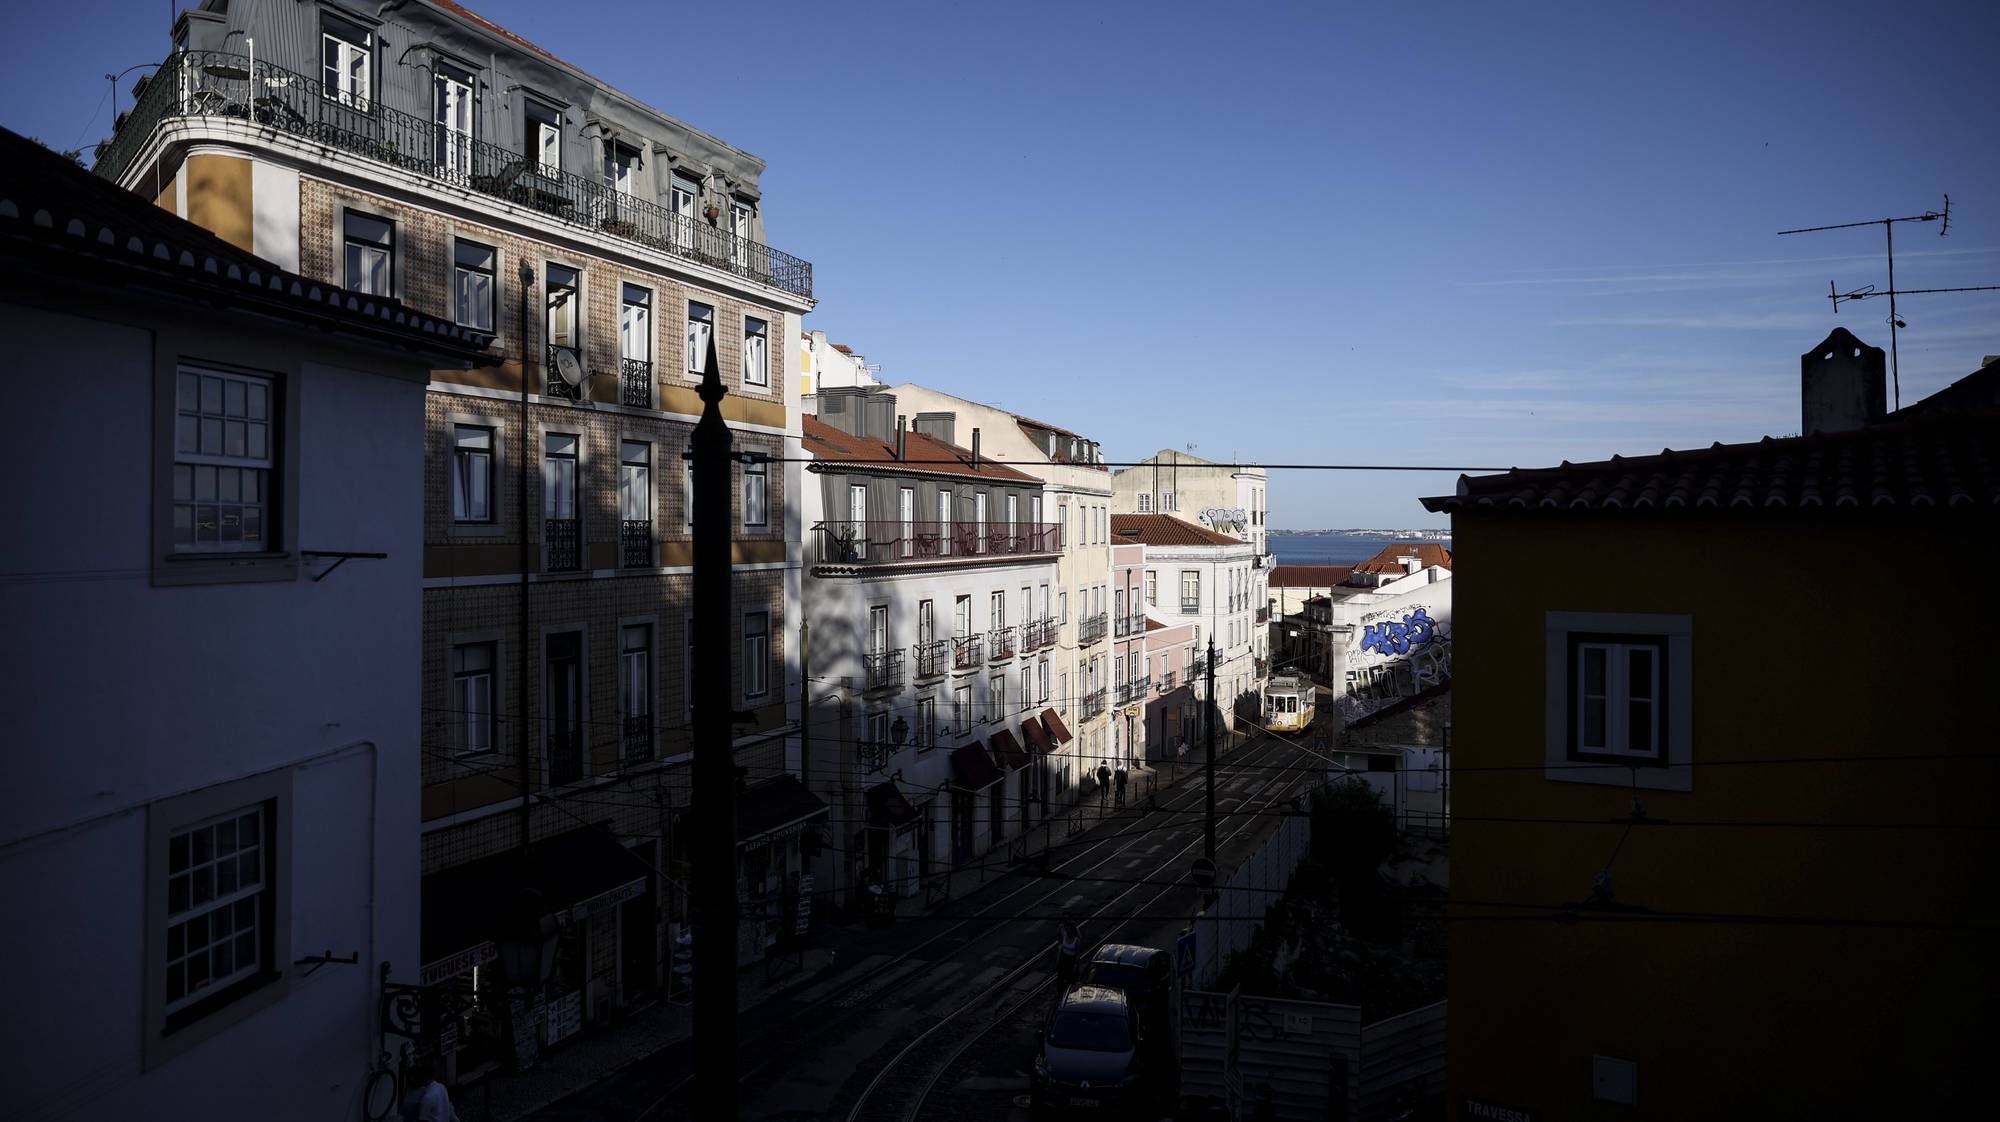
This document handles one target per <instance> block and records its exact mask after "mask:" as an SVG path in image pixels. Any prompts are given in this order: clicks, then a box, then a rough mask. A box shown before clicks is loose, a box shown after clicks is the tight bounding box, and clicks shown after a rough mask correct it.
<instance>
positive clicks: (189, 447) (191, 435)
mask: <svg viewBox="0 0 2000 1122" xmlns="http://www.w3.org/2000/svg"><path fill="white" fill-rule="evenodd" d="M200 425H201V419H200V418H199V417H196V416H193V415H192V414H188V413H183V414H181V415H180V416H179V417H177V418H175V422H174V447H175V448H177V449H179V450H181V451H183V452H193V451H195V450H197V449H198V448H200V447H201V443H200V437H199V435H198V432H199V426H200Z"/></svg>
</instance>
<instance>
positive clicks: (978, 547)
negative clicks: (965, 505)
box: [972, 491, 986, 553]
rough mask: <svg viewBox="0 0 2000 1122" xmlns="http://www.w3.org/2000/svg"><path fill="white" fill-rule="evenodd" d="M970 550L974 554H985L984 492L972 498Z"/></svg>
mask: <svg viewBox="0 0 2000 1122" xmlns="http://www.w3.org/2000/svg"><path fill="white" fill-rule="evenodd" d="M972 532H973V535H974V537H973V539H972V548H973V551H974V552H976V553H984V552H986V492H984V491H980V492H978V493H977V494H975V495H973V496H972Z"/></svg>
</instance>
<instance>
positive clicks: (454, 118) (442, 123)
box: [431, 62, 472, 175]
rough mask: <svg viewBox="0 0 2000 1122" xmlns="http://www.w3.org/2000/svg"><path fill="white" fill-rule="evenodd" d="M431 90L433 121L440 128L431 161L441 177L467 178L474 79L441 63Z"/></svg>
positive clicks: (433, 79)
mask: <svg viewBox="0 0 2000 1122" xmlns="http://www.w3.org/2000/svg"><path fill="white" fill-rule="evenodd" d="M431 86H432V96H431V119H432V121H433V122H435V124H436V126H437V128H436V136H435V138H434V140H435V143H434V144H433V152H432V158H433V159H435V160H436V161H437V166H438V170H439V171H440V172H442V173H445V174H450V175H468V174H470V173H471V171H472V75H471V74H468V73H466V72H465V71H464V70H462V69H460V68H459V67H456V66H453V65H451V64H450V63H446V62H440V63H438V66H437V70H436V72H435V74H434V75H433V76H432V82H431Z"/></svg>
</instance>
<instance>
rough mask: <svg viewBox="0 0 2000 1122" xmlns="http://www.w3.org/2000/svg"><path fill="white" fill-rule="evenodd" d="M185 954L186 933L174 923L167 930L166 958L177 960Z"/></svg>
mask: <svg viewBox="0 0 2000 1122" xmlns="http://www.w3.org/2000/svg"><path fill="white" fill-rule="evenodd" d="M186 953H187V932H186V931H184V930H182V928H181V925H180V924H178V923H176V924H174V925H173V926H172V927H169V928H167V957H168V958H179V957H180V956H182V955H184V954H186Z"/></svg>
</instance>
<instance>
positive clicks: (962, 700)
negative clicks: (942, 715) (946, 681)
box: [951, 685, 972, 733]
mask: <svg viewBox="0 0 2000 1122" xmlns="http://www.w3.org/2000/svg"><path fill="white" fill-rule="evenodd" d="M951 727H953V728H955V729H957V730H958V731H959V732H961V733H963V732H965V731H966V730H967V729H969V728H971V727H972V687H971V686H970V685H964V686H954V687H952V691H951Z"/></svg>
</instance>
